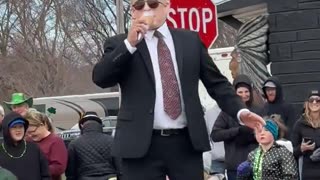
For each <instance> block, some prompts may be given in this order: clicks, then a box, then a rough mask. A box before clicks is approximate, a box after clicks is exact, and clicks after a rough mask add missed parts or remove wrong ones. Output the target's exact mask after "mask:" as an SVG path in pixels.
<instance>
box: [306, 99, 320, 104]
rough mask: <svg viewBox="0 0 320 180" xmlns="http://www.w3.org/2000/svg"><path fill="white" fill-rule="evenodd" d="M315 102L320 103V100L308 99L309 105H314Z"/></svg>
mask: <svg viewBox="0 0 320 180" xmlns="http://www.w3.org/2000/svg"><path fill="white" fill-rule="evenodd" d="M314 101H316V103H320V98H309V99H308V102H309V103H313V102H314Z"/></svg>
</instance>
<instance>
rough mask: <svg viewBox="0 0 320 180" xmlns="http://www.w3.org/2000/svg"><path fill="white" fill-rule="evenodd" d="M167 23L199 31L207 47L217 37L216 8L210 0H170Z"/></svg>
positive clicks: (171, 25)
mask: <svg viewBox="0 0 320 180" xmlns="http://www.w3.org/2000/svg"><path fill="white" fill-rule="evenodd" d="M167 23H168V26H170V27H175V28H184V29H190V30H192V31H197V32H199V34H200V37H201V40H202V41H203V43H204V44H205V45H206V47H207V48H209V47H210V46H211V45H212V44H213V42H214V41H215V40H216V38H217V37H218V21H217V8H216V6H215V4H214V3H213V2H212V1H211V0H171V9H170V12H169V16H168V19H167Z"/></svg>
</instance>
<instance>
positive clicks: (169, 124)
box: [125, 23, 187, 129]
mask: <svg viewBox="0 0 320 180" xmlns="http://www.w3.org/2000/svg"><path fill="white" fill-rule="evenodd" d="M158 31H159V32H160V33H161V34H162V35H163V40H164V41H165V43H166V44H167V46H168V48H169V50H170V53H171V58H172V61H173V66H174V70H175V74H176V77H177V80H178V85H179V91H180V99H181V108H182V111H181V114H180V116H179V117H178V118H177V119H175V120H173V119H171V118H170V117H169V116H168V115H167V113H166V112H165V111H164V106H163V91H162V83H161V74H160V68H159V62H158V51H157V45H158V38H156V37H155V36H154V35H153V34H154V30H152V31H148V32H147V33H146V34H145V36H144V40H145V41H146V44H147V47H148V50H149V53H150V57H151V61H152V67H153V72H154V78H155V85H156V87H155V88H156V102H155V107H154V123H153V128H154V129H180V128H184V127H186V126H187V120H186V114H185V111H184V102H183V96H182V92H181V83H180V77H179V69H178V66H177V60H176V52H175V48H174V44H173V40H172V36H171V33H170V31H169V28H168V26H167V24H166V23H164V24H163V25H162V26H161V27H159V28H158ZM125 44H126V46H127V48H128V50H129V51H130V53H134V52H135V51H136V48H135V47H132V46H131V45H130V43H129V42H128V41H127V40H125Z"/></svg>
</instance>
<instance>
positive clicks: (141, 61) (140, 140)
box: [93, 29, 245, 158]
mask: <svg viewBox="0 0 320 180" xmlns="http://www.w3.org/2000/svg"><path fill="white" fill-rule="evenodd" d="M170 32H171V35H172V38H173V42H174V46H175V51H176V59H177V65H178V69H179V78H180V83H181V91H182V96H183V100H184V105H185V112H186V118H187V124H188V130H189V136H190V139H191V142H192V144H193V147H194V149H195V150H196V151H200V152H203V151H208V150H210V145H209V141H208V139H209V138H208V133H207V129H206V124H205V121H204V113H203V110H202V106H201V104H200V98H199V94H198V84H199V80H201V81H202V82H203V84H204V85H205V87H206V89H207V91H208V93H209V94H210V95H211V96H212V97H213V98H214V99H215V100H216V101H217V102H218V104H219V106H220V107H221V108H222V110H223V111H224V112H226V113H228V114H230V115H231V116H233V117H236V114H237V112H238V111H239V110H240V109H241V108H244V107H245V106H244V104H242V102H241V100H240V98H239V97H238V96H237V95H236V94H235V92H234V89H233V87H232V85H231V84H230V83H229V82H228V80H227V79H226V78H225V77H224V76H223V75H222V74H221V73H220V71H219V70H218V68H217V66H216V65H215V64H214V63H213V61H212V59H211V58H210V56H209V54H208V50H207V49H206V48H205V47H204V45H203V44H202V42H201V40H200V38H199V36H198V34H197V33H195V32H191V31H187V30H181V29H170ZM125 38H126V35H117V36H114V37H111V38H108V39H107V40H106V42H105V46H104V55H103V57H102V59H101V61H100V62H99V63H97V64H96V65H95V67H94V69H93V81H94V83H95V84H97V85H98V86H100V87H102V88H106V87H111V86H114V85H116V84H117V83H119V84H120V87H121V107H120V110H119V115H118V121H117V127H116V134H115V139H114V147H113V152H114V154H115V155H117V156H121V157H124V158H138V157H143V156H144V155H145V154H146V152H147V151H148V148H149V146H150V143H151V136H152V130H153V121H154V106H155V98H156V91H155V78H154V72H153V68H152V62H151V58H150V54H149V51H148V48H147V45H146V43H145V41H144V40H143V41H141V42H140V43H139V44H138V45H137V51H136V52H134V53H133V54H131V53H130V52H129V51H128V50H127V48H126V46H125V43H124V40H125ZM168 148H169V147H168Z"/></svg>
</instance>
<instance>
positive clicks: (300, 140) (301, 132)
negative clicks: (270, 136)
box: [291, 89, 320, 180]
mask: <svg viewBox="0 0 320 180" xmlns="http://www.w3.org/2000/svg"><path fill="white" fill-rule="evenodd" d="M291 141H292V144H293V155H294V156H295V158H296V159H299V167H300V170H301V176H302V179H303V180H314V179H320V171H319V169H320V161H318V160H317V156H319V153H318V152H319V150H318V149H319V148H320V91H319V90H317V89H313V90H311V91H310V92H309V94H308V95H307V96H306V99H305V102H304V112H303V114H302V116H301V118H300V119H299V120H298V121H297V122H296V123H295V125H294V128H293V133H292V137H291Z"/></svg>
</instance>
